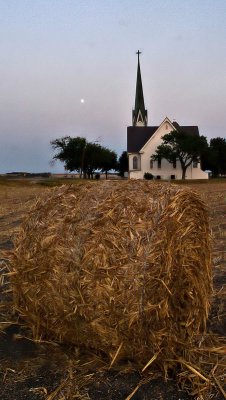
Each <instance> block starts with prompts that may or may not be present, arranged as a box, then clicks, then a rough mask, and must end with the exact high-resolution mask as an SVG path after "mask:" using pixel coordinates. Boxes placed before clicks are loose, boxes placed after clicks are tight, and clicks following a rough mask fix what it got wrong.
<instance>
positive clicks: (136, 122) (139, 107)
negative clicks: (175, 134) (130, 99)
mask: <svg viewBox="0 0 226 400" xmlns="http://www.w3.org/2000/svg"><path fill="white" fill-rule="evenodd" d="M136 54H137V55H138V65H137V85H136V97H135V108H134V110H133V126H147V123H148V114H147V110H145V105H144V94H143V86H142V80H141V72H140V58H139V56H140V54H141V52H140V51H139V50H138V51H137V53H136Z"/></svg>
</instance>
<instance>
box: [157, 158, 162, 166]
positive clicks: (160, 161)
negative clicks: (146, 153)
mask: <svg viewBox="0 0 226 400" xmlns="http://www.w3.org/2000/svg"><path fill="white" fill-rule="evenodd" d="M161 167H162V160H161V157H158V168H159V169H160V168H161Z"/></svg>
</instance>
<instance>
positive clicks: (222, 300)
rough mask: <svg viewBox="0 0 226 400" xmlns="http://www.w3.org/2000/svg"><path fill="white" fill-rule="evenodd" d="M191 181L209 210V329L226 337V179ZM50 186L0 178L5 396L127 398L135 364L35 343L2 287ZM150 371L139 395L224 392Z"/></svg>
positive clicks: (165, 397)
mask: <svg viewBox="0 0 226 400" xmlns="http://www.w3.org/2000/svg"><path fill="white" fill-rule="evenodd" d="M70 183H71V182H70ZM112 184H113V183H112ZM187 185H190V186H191V187H192V188H193V189H194V190H196V191H197V192H199V193H200V195H201V196H202V197H203V199H204V200H205V201H206V203H207V204H208V206H209V210H210V221H211V228H212V234H213V273H214V290H215V292H214V299H213V304H212V311H211V314H210V318H209V326H208V329H209V331H211V332H213V333H214V334H216V335H218V336H221V337H223V336H225V335H226V319H225V309H226V286H225V284H226V182H223V181H222V182H215V183H214V182H208V183H190V184H189V183H188V184H187ZM46 190H51V189H48V188H46V187H45V186H43V185H39V184H37V183H35V182H30V181H26V182H25V181H16V182H0V228H1V229H0V271H1V274H0V282H1V284H2V285H1V288H0V290H1V294H0V336H1V338H0V399H1V400H20V399H21V400H41V399H47V400H66V399H68V400H70V399H83V400H88V399H91V400H120V399H126V398H127V396H129V395H130V394H131V393H132V392H133V390H134V389H135V388H136V387H137V385H138V384H139V383H140V381H141V376H140V375H139V373H138V372H136V371H133V368H132V365H131V366H130V367H128V368H127V371H125V372H124V373H121V372H120V371H117V370H114V371H108V372H106V371H105V372H104V370H102V371H101V368H102V369H103V367H105V363H104V360H103V359H97V357H96V358H95V357H93V355H91V354H88V353H87V352H86V353H84V354H83V353H82V352H79V350H78V349H77V348H69V347H68V346H66V347H65V346H59V345H56V344H53V343H41V344H37V343H34V342H33V341H32V340H30V332H29V330H26V329H25V328H23V326H21V321H18V320H17V316H16V315H12V312H11V309H10V301H11V297H10V293H7V292H6V293H5V292H4V293H3V291H4V290H5V288H6V286H7V281H6V278H4V273H5V272H6V262H5V260H6V257H7V253H8V252H9V251H10V250H11V249H12V248H13V238H14V236H15V235H16V234H17V231H18V228H19V226H20V224H21V222H22V221H23V218H24V216H25V215H26V213H27V210H28V209H29V207H30V205H31V204H32V203H33V202H34V201H35V198H36V196H39V195H40V194H41V193H43V191H46ZM76 360H77V361H76ZM94 365H95V367H94ZM97 369H98V371H99V372H96V371H97ZM151 377H152V378H153V379H152V380H151V381H150V382H148V383H146V384H145V383H144V384H143V385H142V386H141V387H140V388H139V390H137V391H136V393H135V394H134V396H133V397H132V398H133V399H134V400H147V399H152V400H155V399H156V400H157V399H158V400H179V399H180V400H186V399H189V398H193V399H197V400H202V399H204V398H205V399H217V400H220V399H223V398H224V395H223V393H222V392H221V390H219V385H217V384H216V387H215V388H213V390H212V394H211V396H209V397H197V395H194V396H193V397H190V396H188V394H187V393H186V391H183V390H181V389H179V388H178V387H177V385H176V383H175V380H174V379H173V377H172V378H171V379H170V380H168V381H167V382H165V381H164V380H163V379H162V378H161V377H160V376H159V375H158V374H156V375H153V376H150V377H149V378H151ZM225 377H226V374H224V375H222V378H221V380H222V382H221V383H220V385H221V386H222V384H223V379H225Z"/></svg>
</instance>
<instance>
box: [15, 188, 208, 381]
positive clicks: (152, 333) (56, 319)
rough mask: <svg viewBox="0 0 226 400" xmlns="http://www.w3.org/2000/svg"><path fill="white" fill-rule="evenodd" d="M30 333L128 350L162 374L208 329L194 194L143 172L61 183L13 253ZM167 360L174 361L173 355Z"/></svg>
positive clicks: (201, 233)
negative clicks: (140, 176)
mask: <svg viewBox="0 0 226 400" xmlns="http://www.w3.org/2000/svg"><path fill="white" fill-rule="evenodd" d="M10 268H11V273H12V280H11V281H12V285H13V292H14V301H15V308H16V310H17V312H19V313H20V314H21V315H22V316H23V318H25V319H26V320H27V321H28V323H29V324H30V326H31V327H32V330H33V334H34V338H36V339H40V338H50V339H54V340H58V341H64V342H69V343H74V344H76V345H78V346H86V347H88V348H92V349H96V351H99V352H103V353H105V354H107V355H108V356H109V360H110V366H112V365H113V364H115V363H116V361H118V360H119V359H121V358H127V359H128V358H130V359H132V360H133V361H134V362H135V363H137V364H138V365H139V366H140V367H142V368H143V371H144V370H145V369H146V368H148V367H149V366H150V365H151V363H152V362H155V363H157V364H159V366H160V367H161V368H162V370H163V371H165V373H166V374H167V370H168V369H171V368H172V366H173V361H172V359H173V358H175V357H176V358H177V359H178V358H179V357H183V356H184V353H185V352H186V348H187V343H188V342H190V341H192V340H193V337H194V336H195V335H197V334H202V333H203V332H205V328H206V319H207V316H208V311H209V307H210V297H211V293H212V278H211V269H210V239H209V224H208V217H207V211H206V208H205V205H204V204H203V203H202V201H201V200H200V199H199V198H198V196H197V195H196V194H195V193H193V192H192V191H190V190H188V189H181V188H180V187H178V186H175V185H174V186H172V185H166V184H156V183H148V182H131V181H130V182H127V183H124V182H123V183H114V184H112V183H109V182H107V183H102V184H99V185H98V187H97V186H96V185H93V184H89V185H86V186H81V187H80V188H78V187H76V188H75V187H74V186H71V187H70V188H68V187H62V188H60V189H57V190H55V191H54V192H53V193H52V194H51V196H49V195H48V196H47V197H46V196H44V197H42V198H41V199H40V200H39V201H38V202H37V204H36V205H35V207H34V208H33V209H32V210H31V211H30V213H29V215H28V218H26V220H25V223H24V224H23V226H22V228H21V230H20V233H19V239H18V240H17V241H16V244H15V251H14V252H13V255H12V258H11V263H10ZM170 360H171V361H170Z"/></svg>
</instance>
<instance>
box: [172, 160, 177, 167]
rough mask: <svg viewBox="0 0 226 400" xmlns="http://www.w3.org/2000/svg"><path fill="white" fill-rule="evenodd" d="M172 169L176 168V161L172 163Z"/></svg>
mask: <svg viewBox="0 0 226 400" xmlns="http://www.w3.org/2000/svg"><path fill="white" fill-rule="evenodd" d="M173 168H177V160H174V161H173Z"/></svg>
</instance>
